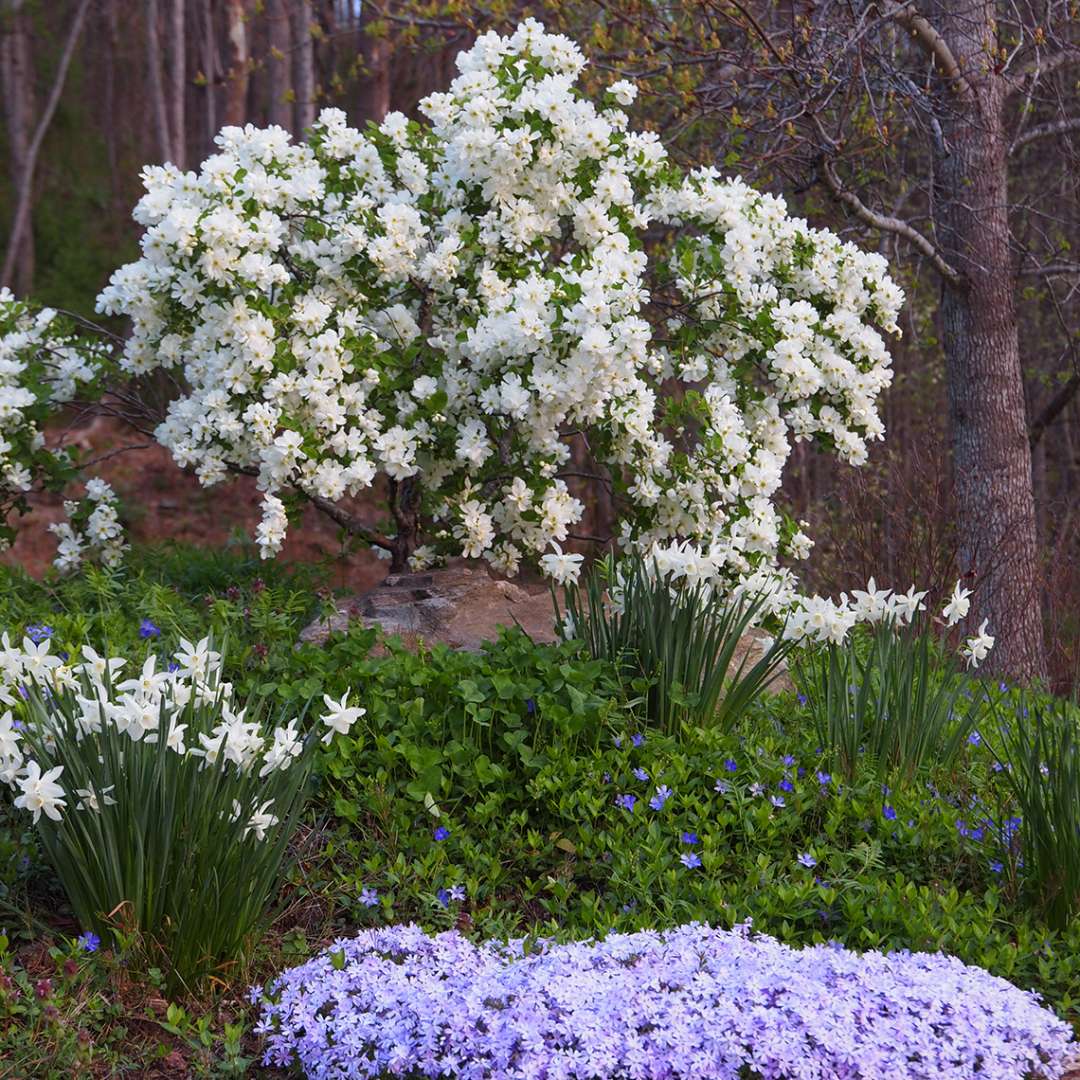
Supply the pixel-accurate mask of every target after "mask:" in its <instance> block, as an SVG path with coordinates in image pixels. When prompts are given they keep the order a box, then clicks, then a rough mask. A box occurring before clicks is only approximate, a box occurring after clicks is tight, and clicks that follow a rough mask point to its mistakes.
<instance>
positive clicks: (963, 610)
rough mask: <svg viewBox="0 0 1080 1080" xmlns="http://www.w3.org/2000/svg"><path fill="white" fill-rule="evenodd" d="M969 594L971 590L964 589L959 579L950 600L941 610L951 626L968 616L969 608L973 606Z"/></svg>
mask: <svg viewBox="0 0 1080 1080" xmlns="http://www.w3.org/2000/svg"><path fill="white" fill-rule="evenodd" d="M969 596H971V590H970V589H962V588H961V587H960V582H959V581H958V582H957V583H956V588H954V589H953V593H952V596H951V597H950V598H949V602H948V603H947V604H946V605H945V608H944V610H943V611H942V612H941V614H942V615H943V616H944V618H945V621H946V623H947V624H948V625H949V626H955V625H956V624H957V623H958V622H959V621H960V620H961V619H964V618H966V617H967V613H968V609H969V608H970V607H971V601H970V600H969V599H968V597H969Z"/></svg>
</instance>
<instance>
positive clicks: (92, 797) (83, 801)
mask: <svg viewBox="0 0 1080 1080" xmlns="http://www.w3.org/2000/svg"><path fill="white" fill-rule="evenodd" d="M115 788H116V785H115V784H110V785H109V786H108V787H107V788H102V789H101V792H100V794H101V799H100V801H99V800H98V792H97V791H95V790H94V789H93V788H76V789H75V794H76V795H78V796H79V801H78V803H76V804H75V809H76V810H90V811H92V812H93V813H95V814H100V813H101V807H102V806H115V805H116V800H115V799H114V798H113V797H112V796H111V795H110V794H109V792H110V791H113V790H114V789H115Z"/></svg>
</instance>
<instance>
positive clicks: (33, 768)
mask: <svg viewBox="0 0 1080 1080" xmlns="http://www.w3.org/2000/svg"><path fill="white" fill-rule="evenodd" d="M63 771H64V766H63V765H57V766H56V767H55V768H53V769H49V771H48V772H46V773H44V774H42V772H41V766H40V765H38V763H37V762H36V761H31V762H30V763H29V765H27V766H26V775H25V776H23V777H22V778H21V779H19V780H17V781H16V784H17V786H18V789H19V791H20V792H21V794H19V795H17V796H16V797H15V800H14V802H15V805H16V806H17V807H19V809H20V810H26V811H27V812H28V813H31V814H33V816H34V824H35V825H36V824H37V822H38V819H39V818H40V817H41V815H42V813H44V814H45V816H46V817H48V818H51V819H52V820H53V821H59V820H60V817H61V815H60V810H61V809H62V808H63V807H64V806H65V805H66V804H65V802H64V789H63V788H62V787H61V786H60V785H59V784H58V783H57V782H56V781H57V780H58V779H59V777H60V774H61V773H63Z"/></svg>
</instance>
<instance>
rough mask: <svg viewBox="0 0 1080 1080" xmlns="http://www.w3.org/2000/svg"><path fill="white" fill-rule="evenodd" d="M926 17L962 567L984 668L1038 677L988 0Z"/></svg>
mask: <svg viewBox="0 0 1080 1080" xmlns="http://www.w3.org/2000/svg"><path fill="white" fill-rule="evenodd" d="M933 6H934V7H936V8H937V10H936V11H935V12H933V14H932V22H933V24H934V26H935V28H936V29H937V31H938V32H939V33H940V35H941V36H942V38H943V39H944V41H945V43H946V44H947V45H948V47H949V48H950V49H951V50H952V54H953V56H954V57H955V59H956V63H957V65H958V66H959V70H960V71H961V72H962V73H963V78H962V79H959V80H958V79H953V80H951V81H952V83H953V85H952V86H951V87H950V89H949V90H948V91H947V93H949V94H950V95H951V107H949V108H947V109H945V110H943V113H942V115H943V122H942V136H943V138H942V140H941V141H940V142H939V143H938V146H937V149H936V151H935V162H934V173H935V176H934V205H933V213H934V224H935V228H936V232H937V236H938V241H939V244H940V247H941V252H942V255H943V256H944V258H945V259H946V261H947V262H949V263H950V264H951V265H952V266H953V267H954V268H955V269H956V270H958V271H959V274H960V278H959V280H957V281H950V280H946V281H945V284H944V291H943V296H942V309H941V317H942V327H943V331H944V348H945V362H946V380H947V385H948V395H949V415H950V420H951V427H952V431H951V434H952V446H953V469H954V488H955V496H956V513H957V524H958V527H959V532H960V545H961V547H960V561H961V571H962V572H965V573H970V574H972V575H974V580H975V581H976V583H977V586H978V588H977V590H976V594H975V597H974V604H973V607H974V609H975V619H977V620H980V621H981V620H982V619H984V618H985V619H987V620H988V622H989V629H990V632H991V633H992V634H994V635H995V636H996V638H997V646H996V648H995V649H994V650H993V652H992V653H991V666H992V669H993V670H995V671H997V672H1000V673H1002V674H1006V675H1009V676H1011V677H1014V678H1021V679H1030V678H1038V677H1044V676H1045V675H1046V654H1045V645H1044V641H1043V626H1042V616H1041V613H1040V604H1039V599H1040V591H1039V578H1040V568H1039V563H1038V556H1037V551H1038V548H1037V540H1036V523H1035V502H1034V497H1033V493H1032V475H1031V451H1030V446H1029V442H1028V431H1027V412H1026V407H1025V401H1024V381H1023V373H1022V370H1021V365H1020V346H1019V340H1018V335H1017V320H1016V309H1015V297H1014V273H1013V265H1012V258H1011V254H1010V248H1009V241H1010V232H1009V220H1008V212H1007V205H1008V190H1007V188H1008V182H1007V175H1008V174H1007V171H1006V151H1007V143H1006V136H1005V129H1004V89H1005V88H1004V83H1003V80H1002V79H1001V78H1000V76H998V75H997V74H995V73H994V72H993V71H992V70H987V68H988V65H987V62H986V57H987V55H992V51H993V47H994V30H993V19H994V5H993V3H992V2H991V0H967V2H965V3H962V4H957V3H955V2H953V0H936V2H935V4H934V5H933Z"/></svg>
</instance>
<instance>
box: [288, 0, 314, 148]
mask: <svg viewBox="0 0 1080 1080" xmlns="http://www.w3.org/2000/svg"><path fill="white" fill-rule="evenodd" d="M292 35H293V48H294V59H295V63H294V72H293V75H294V81H295V85H296V128H295V131H296V134H297V136H301V135H303V133H304V132H305V131H306V130H307V129H308V128H309V127H311V126H312V125H313V124H314V123H315V37H314V34H313V17H312V11H311V0H296V6H295V7H294V8H293V27H292Z"/></svg>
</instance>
